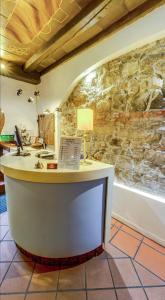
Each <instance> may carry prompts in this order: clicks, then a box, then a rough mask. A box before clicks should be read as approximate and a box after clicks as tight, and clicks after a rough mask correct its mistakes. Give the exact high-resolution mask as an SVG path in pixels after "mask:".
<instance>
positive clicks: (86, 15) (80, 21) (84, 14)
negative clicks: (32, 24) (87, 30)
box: [24, 0, 112, 71]
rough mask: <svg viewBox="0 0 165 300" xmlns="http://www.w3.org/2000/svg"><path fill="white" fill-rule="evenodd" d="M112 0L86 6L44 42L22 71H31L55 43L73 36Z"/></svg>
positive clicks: (99, 0)
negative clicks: (70, 35) (69, 35)
mask: <svg viewBox="0 0 165 300" xmlns="http://www.w3.org/2000/svg"><path fill="white" fill-rule="evenodd" d="M111 1H112V0H94V1H92V2H91V3H90V4H89V5H87V6H86V7H85V8H84V9H83V10H82V11H81V12H80V13H79V14H78V15H76V16H75V17H74V18H73V19H72V20H71V21H70V22H69V23H67V24H66V25H65V26H64V27H63V28H62V29H60V30H59V31H58V32H57V33H56V34H55V35H54V36H53V37H52V38H51V39H50V41H48V42H46V43H45V44H44V45H43V46H42V47H41V48H40V50H39V51H37V53H35V54H34V55H32V56H31V57H30V59H29V60H28V61H27V62H26V63H25V65H24V70H25V71H31V70H34V69H35V67H36V66H37V65H38V64H39V63H40V62H41V61H42V60H43V59H44V58H45V57H47V56H48V55H49V53H50V52H52V50H53V49H54V45H55V43H57V41H58V42H59V41H61V43H63V41H64V40H65V39H67V35H68V33H69V34H75V32H76V30H78V29H79V28H80V27H83V26H84V25H85V24H86V23H88V22H89V21H90V20H91V19H92V18H93V17H94V16H95V15H96V14H98V13H99V12H100V11H101V10H102V9H103V8H104V7H105V6H107V5H108V4H109V3H110V2H111Z"/></svg>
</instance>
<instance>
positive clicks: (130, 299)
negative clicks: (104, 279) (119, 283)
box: [116, 288, 157, 300]
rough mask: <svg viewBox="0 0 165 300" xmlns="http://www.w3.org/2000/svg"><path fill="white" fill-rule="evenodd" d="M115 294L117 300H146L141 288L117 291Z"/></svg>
mask: <svg viewBox="0 0 165 300" xmlns="http://www.w3.org/2000/svg"><path fill="white" fill-rule="evenodd" d="M116 292H117V297H118V300H147V297H146V295H145V293H144V291H143V289H142V288H131V289H120V290H118V289H117V290H116ZM152 300H154V299H152ZM155 300H157V299H155Z"/></svg>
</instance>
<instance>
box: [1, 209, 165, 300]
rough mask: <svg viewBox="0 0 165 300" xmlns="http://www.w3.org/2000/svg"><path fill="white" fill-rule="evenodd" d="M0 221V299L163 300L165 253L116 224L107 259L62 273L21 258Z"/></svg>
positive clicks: (3, 217)
mask: <svg viewBox="0 0 165 300" xmlns="http://www.w3.org/2000/svg"><path fill="white" fill-rule="evenodd" d="M0 221H1V226H0V238H1V250H0V251H1V252H0V282H1V287H0V293H1V295H0V299H1V300H25V299H26V300H147V299H148V300H165V248H164V247H162V246H160V245H158V244H157V243H155V242H153V241H151V240H149V239H148V238H146V237H144V236H143V235H142V234H140V233H138V232H136V231H134V230H133V229H131V228H129V227H127V226H126V225H124V224H122V223H120V222H119V221H117V220H115V219H112V228H111V231H112V235H111V240H110V243H109V245H108V246H107V248H106V251H105V252H104V253H103V254H101V255H100V256H98V257H97V258H93V259H92V260H90V261H88V262H86V263H85V264H82V265H79V266H77V267H74V268H70V269H65V270H61V271H57V270H56V268H55V267H46V266H42V265H39V264H34V263H33V262H31V261H30V260H29V259H28V258H26V257H25V256H23V255H22V254H21V253H20V252H19V251H18V250H17V248H16V246H15V244H14V242H13V241H12V237H11V235H10V232H9V227H8V220H7V213H4V214H2V215H0Z"/></svg>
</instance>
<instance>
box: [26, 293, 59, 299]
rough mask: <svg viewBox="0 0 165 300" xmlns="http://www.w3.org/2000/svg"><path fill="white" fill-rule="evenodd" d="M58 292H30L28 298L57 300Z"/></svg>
mask: <svg viewBox="0 0 165 300" xmlns="http://www.w3.org/2000/svg"><path fill="white" fill-rule="evenodd" d="M55 297H56V293H34V294H28V295H27V296H26V300H55Z"/></svg>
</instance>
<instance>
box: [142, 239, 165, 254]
mask: <svg viewBox="0 0 165 300" xmlns="http://www.w3.org/2000/svg"><path fill="white" fill-rule="evenodd" d="M143 243H145V244H147V245H148V246H150V247H152V248H154V249H155V250H157V251H160V252H161V253H163V254H165V247H163V246H161V245H159V244H157V243H155V242H154V241H152V240H150V239H148V238H146V237H145V238H144V240H143Z"/></svg>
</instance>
